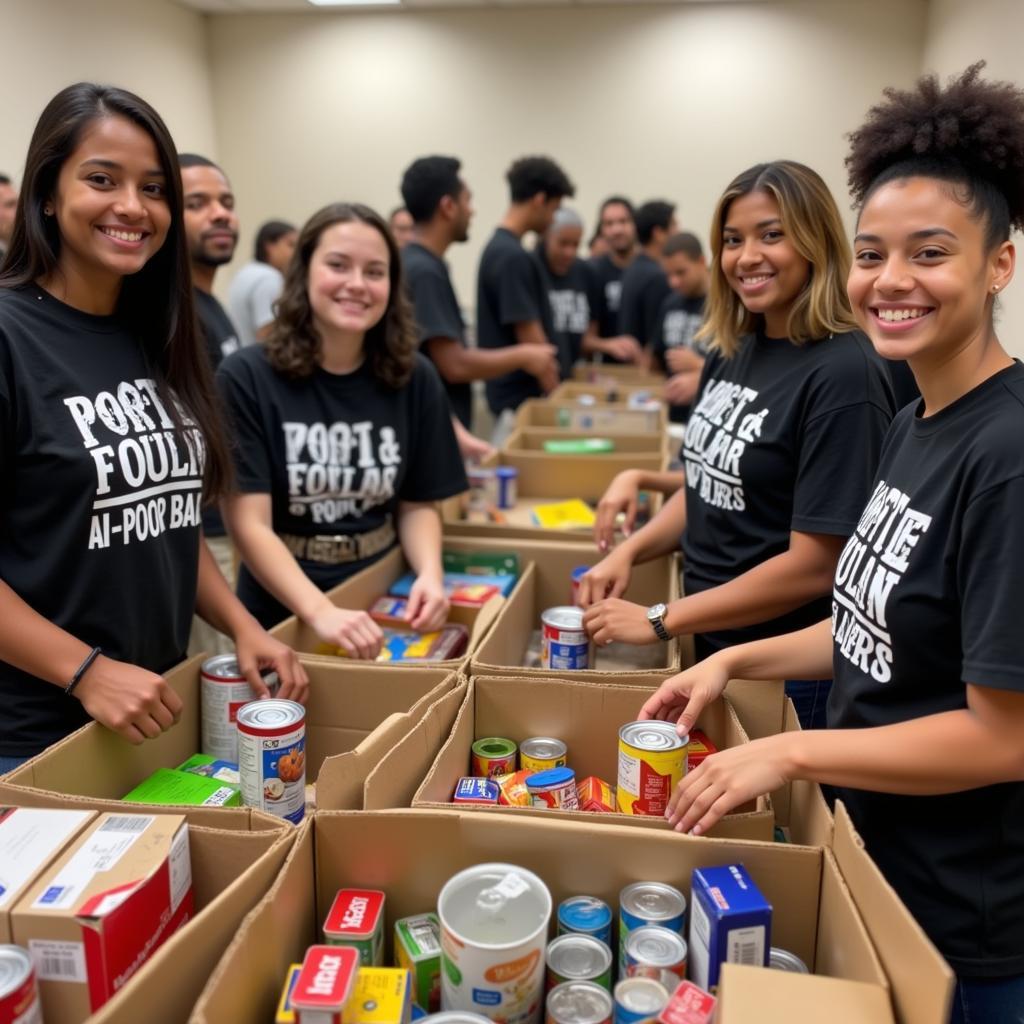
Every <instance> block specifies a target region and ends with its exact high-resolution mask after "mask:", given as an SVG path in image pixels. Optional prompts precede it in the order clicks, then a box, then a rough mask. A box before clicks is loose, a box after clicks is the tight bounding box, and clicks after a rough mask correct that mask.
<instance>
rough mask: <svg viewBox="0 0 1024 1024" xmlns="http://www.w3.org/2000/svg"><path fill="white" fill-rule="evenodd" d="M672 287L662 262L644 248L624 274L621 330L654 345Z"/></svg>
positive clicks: (620, 331)
mask: <svg viewBox="0 0 1024 1024" xmlns="http://www.w3.org/2000/svg"><path fill="white" fill-rule="evenodd" d="M670 291H671V289H670V288H669V286H668V277H667V276H666V274H665V271H664V270H663V269H662V267H661V264H660V263H659V262H658V261H657V260H654V259H651V257H650V256H648V255H647V253H645V252H639V253H637V255H636V259H635V260H633V262H632V263H630V265H629V266H628V267H626V271H625V273H624V274H623V275H622V298H621V305H620V306H619V330H618V333H619V334H631V335H632V336H633V337H634V338H636V340H637V341H639V342H640V344H641V345H645V346H646V345H651V344H653V342H654V339H655V337H657V334H658V326H659V319H658V314H659V312H660V311H661V304H662V303H663V302H664V301H665V299H666V298H667V297H668V295H669V292H670Z"/></svg>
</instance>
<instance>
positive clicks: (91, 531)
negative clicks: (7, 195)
mask: <svg viewBox="0 0 1024 1024" xmlns="http://www.w3.org/2000/svg"><path fill="white" fill-rule="evenodd" d="M204 459H205V456H204V454H203V441H202V437H201V435H200V434H199V431H198V430H197V429H196V428H195V426H194V425H191V422H190V421H189V423H188V424H186V426H185V431H184V433H182V432H179V431H176V430H175V429H174V424H173V421H172V419H171V417H170V414H169V412H168V410H167V408H166V407H165V405H164V404H163V403H162V402H161V401H160V400H159V399H158V397H157V388H156V384H155V383H154V373H153V370H152V369H151V368H150V367H149V366H148V365H147V363H146V359H145V357H144V356H143V353H142V349H141V347H140V344H139V342H138V341H137V340H136V339H135V337H133V336H132V335H131V334H130V333H128V331H126V330H125V329H124V328H123V327H122V326H121V325H120V324H119V322H118V320H117V319H116V318H115V317H100V316H91V315H89V314H87V313H82V312H80V311H78V310H76V309H73V308H71V307H70V306H66V305H64V304H63V303H61V302H58V301H57V300H56V299H54V298H53V297H52V296H50V295H49V294H47V293H46V292H44V291H43V290H42V289H40V288H35V287H30V288H24V289H18V290H10V289H0V474H2V478H3V488H2V492H0V493H2V498H0V579H3V581H4V583H6V584H7V585H8V586H9V587H11V589H13V590H14V592H15V593H16V594H18V596H19V597H21V598H22V599H23V600H24V601H25V602H26V603H27V604H28V605H30V606H31V607H32V608H33V609H34V610H35V611H37V612H38V613H39V614H40V615H42V616H43V617H44V618H47V619H49V620H50V621H51V622H53V623H55V624H56V625H58V626H60V627H61V628H63V629H66V630H67V631H68V632H69V633H71V634H72V635H74V636H75V637H77V638H78V639H79V640H82V641H83V642H84V643H87V644H88V645H89V646H90V647H95V646H98V647H102V649H103V653H104V654H106V655H108V656H109V657H111V658H116V659H118V660H119V661H126V662H130V663H132V664H134V665H139V666H141V667H143V668H147V669H150V670H151V671H154V672H163V671H165V670H167V669H168V668H170V667H171V666H173V665H175V664H176V663H177V662H178V661H180V660H181V659H182V658H183V657H184V654H185V649H186V647H187V646H188V634H189V626H190V624H191V621H192V613H193V610H194V608H195V599H196V580H197V572H198V565H199V538H200V533H199V522H200V507H201V503H202V463H203V461H204ZM88 720H89V719H88V715H86V713H85V711H84V710H83V708H82V705H81V704H79V702H78V701H77V700H75V699H74V698H73V697H65V696H64V694H63V693H62V692H61V690H60V689H59V688H58V687H56V686H52V685H50V684H49V683H46V682H42V681H41V680H39V679H36V678H34V677H32V676H30V675H28V674H27V673H25V672H22V671H20V670H18V669H16V668H14V667H12V666H10V665H7V664H4V663H2V662H0V721H2V722H3V728H2V729H0V755H3V756H12V757H20V756H25V755H28V754H36V753H38V752H39V751H40V750H42V749H43V748H44V747H46V746H48V745H49V744H50V743H53V742H55V741H56V740H58V739H60V738H61V737H63V736H65V735H67V734H68V733H69V732H71V731H72V730H74V729H77V728H78V727H79V726H81V725H83V724H84V723H85V722H87V721H88Z"/></svg>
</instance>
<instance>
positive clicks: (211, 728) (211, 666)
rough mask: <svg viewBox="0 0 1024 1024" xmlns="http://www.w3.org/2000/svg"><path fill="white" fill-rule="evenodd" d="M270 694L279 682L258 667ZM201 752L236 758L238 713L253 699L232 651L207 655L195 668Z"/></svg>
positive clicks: (275, 690) (252, 694) (271, 672)
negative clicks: (197, 681) (198, 683)
mask: <svg viewBox="0 0 1024 1024" xmlns="http://www.w3.org/2000/svg"><path fill="white" fill-rule="evenodd" d="M260 675H261V676H262V677H263V681H264V682H265V683H266V684H267V686H268V687H270V692H271V693H272V694H275V693H277V690H278V687H279V685H280V683H279V680H278V678H277V673H276V672H275V671H274V670H273V669H261V670H260ZM199 680H200V703H201V708H200V719H201V727H200V728H201V730H202V738H201V743H202V753H204V754H209V755H210V756H211V757H216V758H219V759H220V760H222V761H235V762H237V761H238V728H237V726H236V722H235V720H236V718H237V717H238V712H239V711H240V710H241V709H242V708H243V707H245V705H246V704H249V703H251V702H252V701H254V700H256V696H257V695H256V693H254V692H253V688H252V687H251V686H250V685H249V680H248V679H246V678H245V676H243V675H242V673H241V671H240V670H239V668H238V659H237V658H236V657H235V656H234V655H233V654H218V655H216V656H215V657H213V658H207V659H206V661H204V662H203V664H202V667H201V668H200V669H199Z"/></svg>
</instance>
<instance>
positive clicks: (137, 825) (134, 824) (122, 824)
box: [96, 814, 154, 832]
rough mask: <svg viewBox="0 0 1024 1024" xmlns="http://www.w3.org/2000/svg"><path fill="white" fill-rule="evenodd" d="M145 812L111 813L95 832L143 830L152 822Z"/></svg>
mask: <svg viewBox="0 0 1024 1024" xmlns="http://www.w3.org/2000/svg"><path fill="white" fill-rule="evenodd" d="M153 820H154V819H153V818H152V817H151V816H149V815H145V814H112V815H111V816H110V817H109V818H107V820H106V821H105V822H103V824H102V825H100V827H99V828H98V829H97V830H96V831H97V832H145V831H146V829H147V828H149V826H150V825H151V824H152V823H153Z"/></svg>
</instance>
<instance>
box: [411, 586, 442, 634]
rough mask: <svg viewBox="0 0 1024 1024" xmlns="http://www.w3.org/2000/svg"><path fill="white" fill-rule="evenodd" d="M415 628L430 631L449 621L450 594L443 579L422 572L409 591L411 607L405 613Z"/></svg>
mask: <svg viewBox="0 0 1024 1024" xmlns="http://www.w3.org/2000/svg"><path fill="white" fill-rule="evenodd" d="M405 617H406V619H407V620H408V622H409V625H410V626H412V628H413V629H418V630H420V631H421V632H424V633H429V632H431V631H432V630H435V629H440V628H441V627H442V626H443V625H444V624H445V622H447V621H448V595H447V594H445V592H444V583H443V582H442V581H441V579H439V578H436V577H434V576H430V575H427V574H424V573H421V574H420V575H419V576H417V577H416V582H415V583H414V584H413V585H412V590H411V591H410V592H409V608H408V610H407V611H406V613H405Z"/></svg>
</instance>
